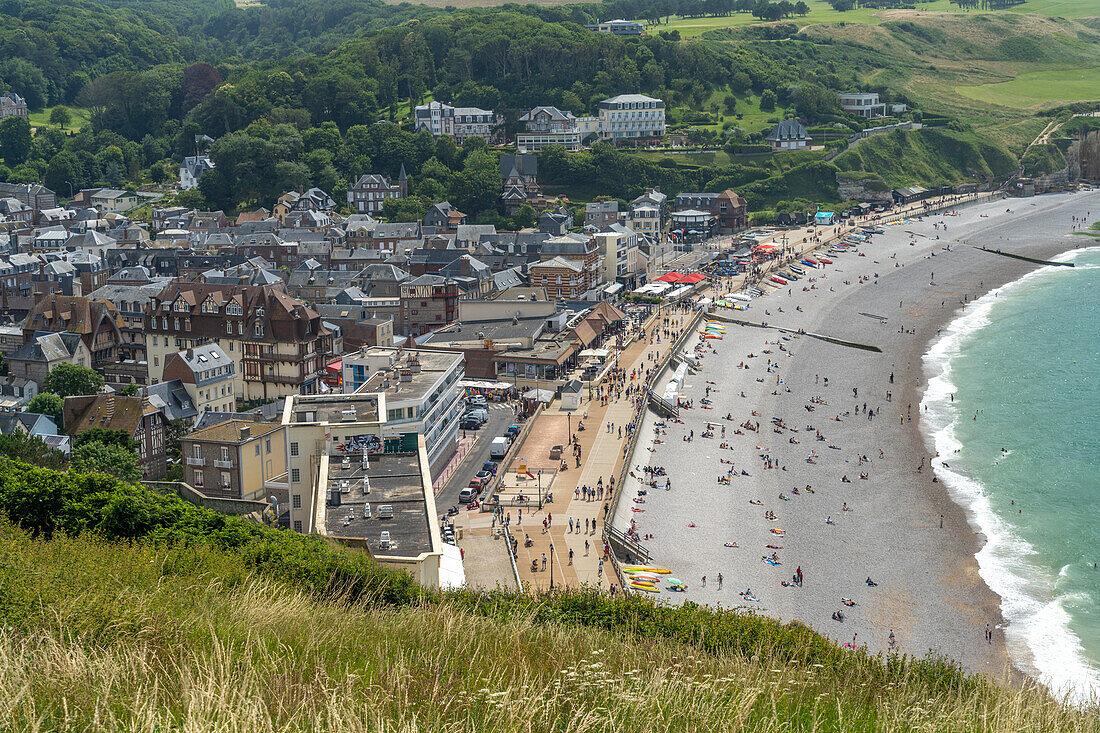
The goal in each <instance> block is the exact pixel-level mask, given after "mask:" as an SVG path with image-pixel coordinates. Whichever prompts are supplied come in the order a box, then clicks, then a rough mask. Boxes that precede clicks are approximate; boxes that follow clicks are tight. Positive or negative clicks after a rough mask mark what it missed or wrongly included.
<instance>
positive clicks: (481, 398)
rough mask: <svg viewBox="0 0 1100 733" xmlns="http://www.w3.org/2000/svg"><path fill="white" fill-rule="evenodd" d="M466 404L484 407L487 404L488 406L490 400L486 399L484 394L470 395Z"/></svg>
mask: <svg viewBox="0 0 1100 733" xmlns="http://www.w3.org/2000/svg"><path fill="white" fill-rule="evenodd" d="M466 404H467V405H480V406H482V407H484V406H485V405H486V404H488V400H486V399H485V395H483V394H473V395H470V396H469V397H468V398H467V399H466Z"/></svg>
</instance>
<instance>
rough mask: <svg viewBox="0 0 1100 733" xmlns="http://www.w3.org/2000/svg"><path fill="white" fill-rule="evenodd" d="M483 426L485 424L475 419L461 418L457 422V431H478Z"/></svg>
mask: <svg viewBox="0 0 1100 733" xmlns="http://www.w3.org/2000/svg"><path fill="white" fill-rule="evenodd" d="M484 424H485V423H483V422H482V421H481V420H478V419H477V418H476V417H463V418H462V419H461V420H459V421H458V429H459V430H478V429H479V428H481V426H482V425H484Z"/></svg>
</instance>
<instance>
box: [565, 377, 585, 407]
mask: <svg viewBox="0 0 1100 733" xmlns="http://www.w3.org/2000/svg"><path fill="white" fill-rule="evenodd" d="M583 388H584V385H583V384H581V380H579V379H570V380H569V381H568V382H566V383H565V384H564V385H563V386H562V388H561V409H563V410H576V409H579V408H580V406H581V390H582V389H583Z"/></svg>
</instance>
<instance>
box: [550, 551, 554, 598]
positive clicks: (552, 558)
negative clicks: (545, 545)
mask: <svg viewBox="0 0 1100 733" xmlns="http://www.w3.org/2000/svg"><path fill="white" fill-rule="evenodd" d="M550 590H554V544H553V543H550Z"/></svg>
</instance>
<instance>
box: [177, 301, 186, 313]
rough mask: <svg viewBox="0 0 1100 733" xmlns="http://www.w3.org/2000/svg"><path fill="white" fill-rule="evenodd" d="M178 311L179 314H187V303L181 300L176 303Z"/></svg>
mask: <svg viewBox="0 0 1100 733" xmlns="http://www.w3.org/2000/svg"><path fill="white" fill-rule="evenodd" d="M176 311H177V312H179V313H186V312H187V311H188V308H187V301H185V300H183V299H182V298H180V299H179V300H177V301H176Z"/></svg>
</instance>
